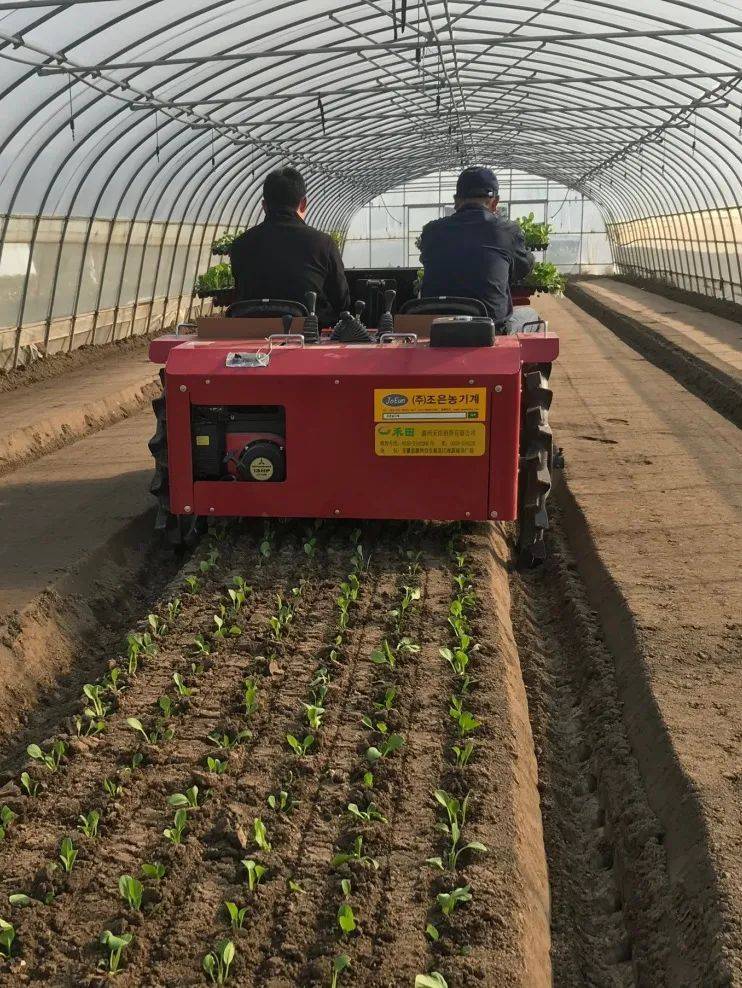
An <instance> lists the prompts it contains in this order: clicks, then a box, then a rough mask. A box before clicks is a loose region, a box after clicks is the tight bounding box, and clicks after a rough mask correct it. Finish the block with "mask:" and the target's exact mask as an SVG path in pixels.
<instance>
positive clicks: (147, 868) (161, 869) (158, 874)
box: [142, 861, 167, 882]
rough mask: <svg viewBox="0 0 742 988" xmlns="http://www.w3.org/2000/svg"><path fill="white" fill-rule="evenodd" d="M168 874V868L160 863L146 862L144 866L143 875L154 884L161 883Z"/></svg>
mask: <svg viewBox="0 0 742 988" xmlns="http://www.w3.org/2000/svg"><path fill="white" fill-rule="evenodd" d="M166 874H167V868H166V867H165V865H164V864H161V863H160V862H159V861H152V862H145V863H144V864H143V865H142V875H143V877H144V878H149V879H150V880H151V881H153V882H159V881H160V880H161V879H162V878H164V877H165V875H166Z"/></svg>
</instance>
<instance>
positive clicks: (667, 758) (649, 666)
mask: <svg viewBox="0 0 742 988" xmlns="http://www.w3.org/2000/svg"><path fill="white" fill-rule="evenodd" d="M539 308H540V310H541V311H542V312H543V313H544V314H545V315H546V316H547V317H548V318H549V320H550V322H551V325H552V326H553V327H554V328H556V329H557V330H558V331H559V332H560V334H561V336H562V341H563V346H562V355H561V359H560V361H559V362H558V363H557V364H556V365H555V371H554V376H553V380H554V386H555V389H556V392H557V395H558V398H557V400H556V401H555V404H554V408H553V412H552V419H553V423H554V427H555V431H556V433H557V435H558V441H559V443H560V444H561V445H563V446H564V447H565V450H566V459H567V469H566V472H565V477H566V482H567V483H566V485H565V486H564V488H563V490H562V491H561V496H560V501H561V503H562V504H563V506H564V513H563V520H564V525H565V527H566V529H567V533H568V537H569V540H570V543H571V544H572V546H573V548H574V551H575V556H576V560H577V563H578V565H579V567H580V572H581V574H582V576H583V578H584V580H585V584H586V587H587V590H588V594H589V598H590V601H591V603H592V605H593V606H594V607H595V608H596V610H597V611H598V613H599V614H600V618H601V621H602V624H603V627H604V629H605V633H606V635H607V643H608V646H609V648H610V650H611V652H612V654H613V657H614V660H615V662H616V673H617V685H618V689H619V695H620V698H621V700H622V702H623V703H624V705H625V709H626V713H625V718H626V723H627V728H628V737H629V740H630V742H631V745H632V747H633V750H634V752H635V754H636V757H637V759H638V763H639V767H640V771H641V774H642V776H643V778H644V780H645V785H646V787H647V794H648V798H649V802H650V804H651V807H652V810H653V812H654V813H655V814H656V816H657V817H658V819H659V820H660V821H661V823H662V826H663V829H664V830H665V831H666V833H667V834H668V839H667V842H666V844H665V853H666V854H667V858H668V866H669V869H670V875H671V879H672V887H673V911H672V917H673V922H674V923H675V924H677V928H678V929H679V930H680V931H681V933H682V940H683V942H684V944H685V945H686V948H687V950H688V951H689V952H690V953H691V954H692V955H694V956H695V957H696V958H706V962H707V964H708V966H709V973H708V981H706V982H704V983H708V984H717V983H718V984H731V983H734V984H742V870H741V865H740V862H741V861H742V858H741V857H740V853H739V850H740V847H739V840H740V832H741V830H740V808H741V790H740V784H741V782H742V776H741V775H740V763H739V751H740V740H742V735H741V734H740V723H741V715H742V636H741V635H740V629H741V626H740V615H741V614H742V580H741V579H740V576H741V575H742V574H741V570H740V558H741V550H742V516H741V514H740V506H741V505H742V480H741V479H740V465H741V464H742V436H741V434H740V432H739V430H738V429H737V428H735V427H734V426H733V425H732V424H731V423H730V422H729V421H727V420H726V419H725V418H722V417H721V416H720V415H719V414H717V413H716V412H714V411H713V410H712V409H710V408H709V407H708V406H707V405H706V404H704V403H703V402H702V401H700V400H699V399H697V398H695V397H694V396H692V395H690V394H689V393H688V392H687V391H686V390H684V388H683V387H682V386H681V385H680V384H678V383H677V382H676V381H675V380H673V379H672V378H671V377H669V376H668V375H667V374H665V373H663V372H662V371H660V370H659V369H657V368H655V367H654V366H652V365H651V364H649V363H647V361H645V360H643V359H642V358H641V357H640V356H639V355H638V354H637V353H635V352H634V351H633V350H632V349H629V348H628V347H627V346H626V345H625V344H623V343H622V342H620V341H619V340H618V339H617V338H616V337H615V336H614V335H613V334H612V333H610V332H608V331H606V330H605V329H604V328H603V327H601V325H600V324H599V323H597V322H596V321H595V320H594V319H592V318H591V317H589V316H587V315H586V314H585V313H584V312H582V311H581V310H580V309H578V308H577V307H576V306H574V305H573V304H572V303H570V302H567V301H554V300H545V301H542V302H541V303H540V304H539Z"/></svg>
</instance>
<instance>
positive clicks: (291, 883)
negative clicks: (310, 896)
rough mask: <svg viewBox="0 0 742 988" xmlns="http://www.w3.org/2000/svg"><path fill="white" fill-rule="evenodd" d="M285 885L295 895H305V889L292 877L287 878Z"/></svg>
mask: <svg viewBox="0 0 742 988" xmlns="http://www.w3.org/2000/svg"><path fill="white" fill-rule="evenodd" d="M287 885H288V887H289V892H295V893H296V894H297V895H306V894H307V890H306V889H303V888H302V887H301V885H300V884H299V883H298V882H297V881H295V880H294V879H293V878H289V880H288V882H287Z"/></svg>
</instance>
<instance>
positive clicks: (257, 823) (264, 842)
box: [253, 816, 272, 853]
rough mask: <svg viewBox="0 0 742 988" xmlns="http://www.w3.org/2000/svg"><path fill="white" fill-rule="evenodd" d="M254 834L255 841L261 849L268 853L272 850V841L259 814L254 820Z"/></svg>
mask: <svg viewBox="0 0 742 988" xmlns="http://www.w3.org/2000/svg"><path fill="white" fill-rule="evenodd" d="M253 836H254V838H255V843H256V844H257V845H258V847H259V848H260V850H261V851H265V852H266V853H268V852H269V851H271V850H272V847H271V844H270V841H269V840H268V831H267V830H266V828H265V824H264V823H263V821H262V820H261V819H260V817H259V816H258V817H255V819H254V820H253Z"/></svg>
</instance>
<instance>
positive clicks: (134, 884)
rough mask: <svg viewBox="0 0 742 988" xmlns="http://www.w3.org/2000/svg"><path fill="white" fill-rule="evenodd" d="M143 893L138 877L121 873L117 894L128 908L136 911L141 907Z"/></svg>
mask: <svg viewBox="0 0 742 988" xmlns="http://www.w3.org/2000/svg"><path fill="white" fill-rule="evenodd" d="M143 894H144V886H143V885H142V883H141V882H140V881H139V879H138V878H133V877H132V876H131V875H122V876H121V878H119V895H120V896H121V898H122V899H123V900H124V902H125V903H126V904H127V905H128V906H129V908H130V909H136V910H137V911H138V910H140V909H141V908H142V895H143Z"/></svg>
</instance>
